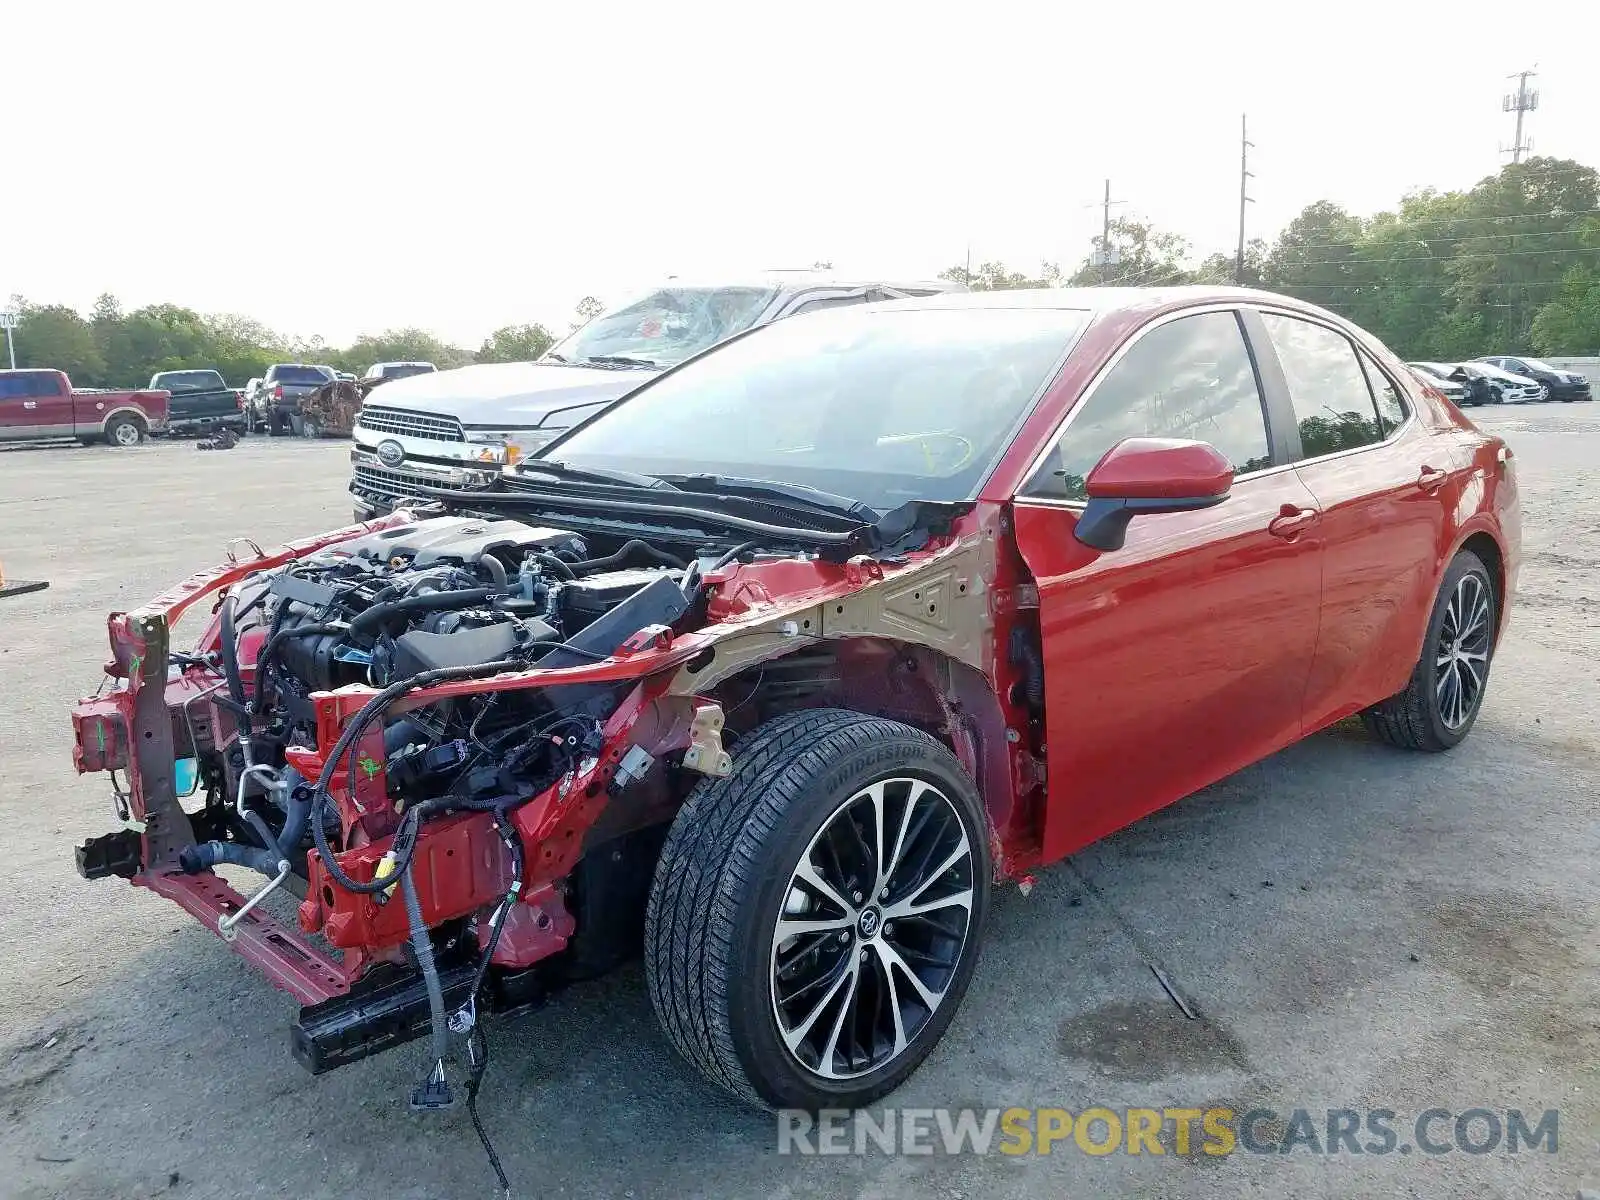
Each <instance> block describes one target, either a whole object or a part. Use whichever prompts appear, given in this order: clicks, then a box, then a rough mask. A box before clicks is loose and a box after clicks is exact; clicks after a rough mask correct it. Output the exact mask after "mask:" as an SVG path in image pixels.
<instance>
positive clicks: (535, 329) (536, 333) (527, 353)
mask: <svg viewBox="0 0 1600 1200" xmlns="http://www.w3.org/2000/svg"><path fill="white" fill-rule="evenodd" d="M555 343H556V339H555V335H554V334H552V333H551V332H550V331H549V330H548V329H546V328H545V327H544V326H543V325H507V326H505V327H504V328H502V329H496V330H495V331H494V332H493V333H491V334H490V335H489V336H488V337H487V338H485V339H484V342H483V345H482V346H480V347H478V353H477V354H476V355H475V358H476V360H477V361H478V362H481V363H493V362H532V361H533V360H534V359H536V358H538V357H539V356H540V355H541V354H543V353H544V352H545V351H546V350H548V349H550V347H551V346H553V345H555Z"/></svg>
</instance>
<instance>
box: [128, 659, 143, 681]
mask: <svg viewBox="0 0 1600 1200" xmlns="http://www.w3.org/2000/svg"><path fill="white" fill-rule="evenodd" d="M142 666H144V655H142V654H134V655H130V656H129V658H128V676H129V677H130V678H134V679H137V678H138V676H139V668H140V667H142Z"/></svg>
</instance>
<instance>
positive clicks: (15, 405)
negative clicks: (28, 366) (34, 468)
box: [0, 371, 73, 441]
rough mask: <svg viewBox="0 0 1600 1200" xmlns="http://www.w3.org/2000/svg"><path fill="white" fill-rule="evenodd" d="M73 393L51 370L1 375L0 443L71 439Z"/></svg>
mask: <svg viewBox="0 0 1600 1200" xmlns="http://www.w3.org/2000/svg"><path fill="white" fill-rule="evenodd" d="M72 432H73V429H72V393H71V392H67V391H65V390H64V388H63V385H62V383H61V376H60V375H58V374H56V372H54V371H15V372H6V373H4V374H0V441H25V440H27V439H29V438H47V437H71V436H72Z"/></svg>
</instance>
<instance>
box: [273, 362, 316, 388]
mask: <svg viewBox="0 0 1600 1200" xmlns="http://www.w3.org/2000/svg"><path fill="white" fill-rule="evenodd" d="M328 378H329V377H328V375H327V373H326V372H324V371H321V370H319V369H318V368H316V367H273V368H272V381H273V382H274V383H309V384H311V385H312V386H313V387H319V386H321V385H322V384H324V383H327V382H328Z"/></svg>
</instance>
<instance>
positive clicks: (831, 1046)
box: [817, 956, 861, 1077]
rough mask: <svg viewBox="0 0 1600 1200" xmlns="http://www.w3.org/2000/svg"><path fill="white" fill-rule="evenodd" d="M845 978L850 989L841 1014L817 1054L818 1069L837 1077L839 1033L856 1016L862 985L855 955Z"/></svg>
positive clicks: (841, 1006) (841, 1007) (840, 1007)
mask: <svg viewBox="0 0 1600 1200" xmlns="http://www.w3.org/2000/svg"><path fill="white" fill-rule="evenodd" d="M845 978H847V979H848V980H849V981H850V990H849V991H847V992H846V993H845V997H844V1003H843V1004H841V1005H839V1015H838V1016H837V1017H835V1018H834V1021H833V1029H832V1031H831V1032H830V1033H829V1034H828V1040H827V1041H826V1042H824V1043H823V1046H822V1051H821V1053H819V1054H818V1055H817V1066H818V1069H819V1070H821V1072H822V1073H823V1074H824V1075H827V1076H829V1077H836V1076H837V1075H838V1074H839V1072H837V1071H835V1070H834V1069H833V1056H834V1055H835V1054H836V1053H838V1049H839V1035H840V1034H841V1033H843V1032H844V1027H845V1022H846V1021H849V1020H851V1018H853V1017H854V1016H855V1010H856V992H857V991H858V990H859V988H860V986H861V968H860V966H859V965H858V960H857V959H856V958H855V957H854V956H852V957H851V963H850V970H849V971H848V973H847V974H846V976H845ZM849 1067H850V1064H849V1063H848V1062H846V1063H845V1068H846V1071H847V1072H848V1070H849Z"/></svg>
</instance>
